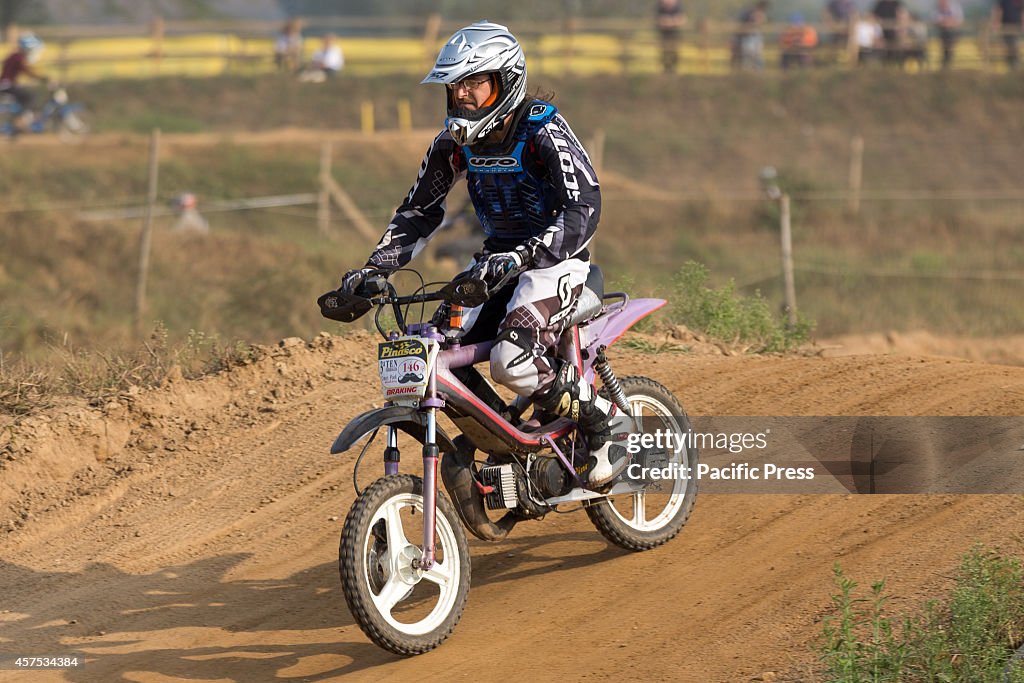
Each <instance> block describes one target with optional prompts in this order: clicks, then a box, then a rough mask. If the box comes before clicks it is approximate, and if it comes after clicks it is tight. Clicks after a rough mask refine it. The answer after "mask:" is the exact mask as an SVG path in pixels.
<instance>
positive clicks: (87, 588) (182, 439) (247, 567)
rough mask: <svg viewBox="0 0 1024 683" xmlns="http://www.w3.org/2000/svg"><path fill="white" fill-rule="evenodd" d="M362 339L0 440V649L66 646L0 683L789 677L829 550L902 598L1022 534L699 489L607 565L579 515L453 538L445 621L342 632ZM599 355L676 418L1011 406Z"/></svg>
mask: <svg viewBox="0 0 1024 683" xmlns="http://www.w3.org/2000/svg"><path fill="white" fill-rule="evenodd" d="M369 342H370V338H369V337H363V338H361V339H359V338H357V339H351V338H350V339H345V340H342V339H341V338H327V337H322V338H319V339H318V340H316V341H315V342H314V343H313V344H312V345H306V344H303V343H301V342H298V340H294V341H293V342H291V345H286V346H285V347H282V348H279V349H276V350H275V352H274V354H273V355H272V356H270V357H267V358H264V359H263V360H261V361H258V362H257V363H256V364H254V365H251V366H247V367H245V368H241V369H238V370H236V371H234V372H232V373H229V374H227V375H222V376H219V377H214V378H208V379H206V380H203V381H198V382H188V381H184V380H179V381H177V382H172V383H170V384H169V385H168V386H166V387H165V388H163V389H161V390H158V391H154V392H142V393H139V394H135V395H132V396H125V397H123V398H122V400H120V401H118V402H114V403H111V404H110V405H108V406H107V407H106V409H105V410H103V411H99V410H91V409H85V408H69V409H66V410H63V411H57V412H55V413H54V414H53V415H51V416H49V417H47V418H33V419H30V420H27V421H24V422H23V423H22V424H20V425H19V426H18V427H17V428H16V429H13V430H12V429H5V430H3V431H0V462H3V466H4V469H2V470H0V587H2V593H0V652H8V653H14V654H34V655H43V654H48V655H54V654H60V653H67V652H70V651H75V650H78V651H83V652H87V653H88V654H89V657H90V660H91V661H90V662H89V663H88V665H87V666H86V667H85V668H84V669H82V670H78V671H58V672H31V673H14V672H0V680H3V681H6V680H18V681H20V680H30V681H33V682H34V681H49V680H53V681H65V680H66V681H104V682H106V681H139V682H145V683H157V682H160V683H162V682H164V681H171V680H185V679H187V680H216V681H245V682H248V681H269V680H315V681H322V680H335V679H339V678H341V677H345V679H346V680H409V679H410V678H412V677H413V676H422V675H424V674H428V675H438V674H439V675H442V676H444V677H445V678H456V679H480V680H499V679H500V680H507V679H509V678H512V679H526V680H530V679H535V680H549V679H555V678H560V679H563V680H576V679H578V678H581V677H585V678H587V679H630V680H638V679H642V680H676V681H693V682H711V681H747V680H760V679H761V678H764V679H766V680H771V679H773V677H772V676H763V674H764V673H765V672H777V673H779V674H780V676H779V677H778V678H777V679H776V680H807V681H810V680H814V679H813V676H812V675H811V674H810V673H809V672H810V671H811V669H810V668H809V667H810V666H811V665H812V664H813V659H814V658H813V654H812V653H811V652H810V651H809V649H808V644H809V642H810V641H811V640H812V639H813V638H814V636H815V635H816V634H817V633H818V632H819V631H820V624H819V623H818V622H819V620H820V618H821V616H822V615H823V614H824V613H825V612H826V610H827V608H828V595H829V593H830V591H831V584H830V578H831V576H830V574H831V567H832V564H833V562H835V561H836V560H840V561H841V562H842V563H843V566H844V569H845V570H846V571H847V574H848V575H850V576H852V577H854V578H856V579H859V580H860V581H861V583H862V585H864V584H868V583H870V582H871V581H873V580H875V579H878V578H881V577H884V576H885V577H888V578H889V584H888V585H889V587H890V588H891V590H892V592H893V593H894V594H895V596H896V597H895V598H894V600H893V601H892V603H891V606H892V608H893V609H894V610H896V611H900V610H907V611H912V610H915V609H916V608H917V607H918V606H919V605H920V603H921V601H922V600H923V599H924V598H925V597H926V596H929V595H935V594H938V593H939V592H941V591H943V590H944V589H946V588H948V586H949V578H948V577H949V576H950V575H951V573H952V569H953V567H954V566H955V564H956V562H957V560H958V558H959V556H960V555H961V554H962V553H963V552H964V551H965V550H966V549H968V548H969V547H970V546H971V545H972V544H973V543H975V542H976V541H982V542H985V543H987V544H991V545H994V546H997V547H999V546H1001V547H1005V548H1011V547H1014V546H1010V545H1008V544H1010V543H1011V542H1012V541H1011V539H1012V538H1013V536H1014V535H1015V534H1018V533H1019V530H1020V529H1021V528H1024V504H1022V503H1021V500H1020V499H1019V498H1017V497H1011V496H838V495H829V496H812V495H805V496H770V495H760V496H729V495H719V496H710V495H705V496H702V497H701V498H699V500H698V503H697V507H696V511H695V512H694V515H693V517H692V518H691V521H690V523H689V525H688V526H687V527H686V529H685V530H684V531H683V533H682V534H681V535H680V536H679V537H678V538H677V539H676V540H674V541H673V542H671V543H670V544H668V545H667V546H665V547H663V548H660V549H658V550H655V551H652V552H648V553H642V554H629V553H626V552H623V551H619V550H617V549H615V548H613V547H610V546H609V545H608V544H607V543H606V542H605V541H604V540H603V539H602V538H601V536H599V535H598V534H597V533H596V531H594V529H593V528H592V527H591V526H590V524H589V523H588V521H587V519H586V517H585V516H583V515H582V514H572V515H565V516H552V517H554V518H551V517H549V518H548V519H546V520H545V521H543V522H541V523H534V524H524V525H522V526H520V527H519V528H517V529H516V530H515V532H514V533H513V537H512V539H511V540H510V541H508V542H506V543H504V544H502V545H497V546H490V545H485V544H483V543H480V542H478V541H473V542H472V556H473V590H472V593H471V595H470V601H469V605H468V607H467V609H466V612H465V614H464V616H463V619H462V622H461V623H460V624H459V626H458V628H457V629H456V631H455V633H454V635H453V636H452V638H451V639H450V640H449V641H448V642H447V643H446V644H444V645H443V646H442V647H441V648H439V649H438V650H436V651H434V652H432V653H429V654H427V655H424V656H422V657H419V658H414V659H409V660H403V659H400V658H397V657H393V656H391V655H389V654H387V653H385V652H383V651H381V650H379V649H377V648H376V647H375V646H374V645H372V644H371V643H370V642H369V641H368V640H367V639H366V638H365V637H364V636H363V634H362V633H361V632H360V630H359V628H358V627H357V626H356V625H355V624H354V623H353V620H352V618H351V616H350V615H349V613H348V611H347V609H346V607H345V604H344V600H343V598H342V596H341V591H340V588H339V585H338V579H337V572H336V567H335V562H336V550H337V541H338V536H339V532H340V528H341V525H342V523H343V520H344V516H345V513H346V511H347V509H348V507H349V505H350V504H351V502H352V499H353V492H352V487H351V478H352V462H353V459H352V458H351V457H343V458H337V457H335V456H331V455H329V454H328V452H327V449H328V446H329V445H330V443H331V441H332V439H333V438H334V436H335V435H336V433H337V431H338V430H339V428H340V427H341V426H342V425H343V424H344V423H345V422H346V421H347V420H348V419H349V418H350V417H352V416H353V415H355V414H357V413H358V412H361V411H362V410H364V409H366V408H368V407H369V406H370V405H371V404H373V403H374V402H379V399H378V398H377V396H378V394H377V389H376V385H375V381H374V380H375V376H374V368H373V366H372V365H371V361H372V357H371V355H370V353H369V350H370V344H369ZM307 346H308V348H307ZM616 366H617V371H618V372H619V374H620V375H626V374H633V373H636V374H639V373H641V372H642V373H643V374H645V375H648V376H651V377H653V378H655V379H657V380H659V381H661V382H662V383H664V384H666V385H667V386H668V387H669V388H671V389H672V390H673V391H674V392H676V394H677V395H678V396H680V397H681V398H682V399H683V402H684V405H686V407H687V408H688V410H689V411H690V412H691V413H695V414H735V415H743V414H747V415H755V414H761V415H766V414H774V415H786V414H789V415H828V414H834V415H1024V369H1022V368H1013V367H1006V366H996V365H984V364H979V363H971V362H968V361H959V360H947V359H938V358H909V357H898V356H884V357H883V356H853V357H844V358H750V357H713V356H709V355H679V354H665V355H661V356H649V355H641V354H638V353H634V352H628V351H619V352H618V354H617V356H616ZM27 449H28V450H27ZM5 453H6V454H7V456H8V457H11V456H13V457H14V458H15V459H14V460H7V461H4V460H3V458H4V457H5V456H4V454H5ZM407 460H408V461H410V463H409V464H410V465H412V463H413V462H415V459H414V458H412V457H407ZM374 464H376V463H374ZM406 469H407V471H413V468H412V467H408V468H406ZM363 478H364V479H366V478H367V477H363ZM1018 542H1019V541H1018ZM1017 549H1019V548H1017Z"/></svg>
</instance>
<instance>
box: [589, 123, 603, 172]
mask: <svg viewBox="0 0 1024 683" xmlns="http://www.w3.org/2000/svg"><path fill="white" fill-rule="evenodd" d="M604 141H605V133H604V128H597V129H595V130H594V137H593V138H591V139H590V149H589V150H588V153H589V156H590V164H591V165H592V166H593V167H594V170H595V171H597V175H598V177H600V176H601V169H602V168H603V167H604Z"/></svg>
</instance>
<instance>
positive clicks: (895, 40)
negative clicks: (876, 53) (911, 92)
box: [871, 0, 904, 63]
mask: <svg viewBox="0 0 1024 683" xmlns="http://www.w3.org/2000/svg"><path fill="white" fill-rule="evenodd" d="M903 9H904V7H903V2H902V0H878V2H876V3H875V6H874V8H873V9H872V10H871V13H872V14H873V15H874V16H875V19H877V20H878V23H879V25H880V26H881V27H882V42H883V43H884V44H885V61H887V62H891V63H898V62H899V61H900V53H901V46H900V33H899V28H898V22H899V18H900V11H901V10H903Z"/></svg>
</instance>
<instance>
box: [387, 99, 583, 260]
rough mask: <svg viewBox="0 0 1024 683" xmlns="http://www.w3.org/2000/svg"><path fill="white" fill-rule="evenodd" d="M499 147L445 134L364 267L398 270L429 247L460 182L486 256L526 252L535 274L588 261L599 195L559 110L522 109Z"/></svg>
mask: <svg viewBox="0 0 1024 683" xmlns="http://www.w3.org/2000/svg"><path fill="white" fill-rule="evenodd" d="M513 122H514V123H513V125H514V126H515V129H514V131H513V132H512V133H511V134H510V135H509V139H508V140H506V141H504V142H503V143H502V147H501V148H500V149H499V148H493V147H484V146H479V145H475V146H472V147H465V148H462V147H459V146H458V145H457V144H455V141H454V140H453V139H452V137H451V134H450V133H449V132H448V131H447V130H444V131H442V132H441V133H440V134H439V135H438V136H437V137H436V138H434V140H433V142H432V143H431V145H430V147H429V148H428V149H427V153H426V156H425V157H424V159H423V163H422V164H421V165H420V170H419V174H418V175H417V178H416V182H415V183H414V184H413V186H412V189H411V190H410V191H409V194H408V195H407V196H406V198H405V201H404V202H403V203H402V205H401V206H400V207H398V209H397V210H396V212H395V215H394V217H393V218H392V219H391V224H390V225H388V229H387V231H385V233H384V236H383V237H382V238H381V240H380V242H379V243H378V244H377V247H376V249H375V250H374V252H373V253H372V254H371V255H370V258H369V259H368V261H367V265H368V266H371V267H375V268H386V269H391V270H393V269H397V268H401V267H402V266H404V265H405V264H406V263H408V262H409V261H410V260H412V258H413V257H414V256H415V255H416V254H418V253H419V251H420V250H421V249H422V248H423V247H424V246H426V243H427V241H428V240H429V239H430V238H431V237H432V236H433V234H434V231H435V230H436V229H437V227H438V226H439V225H440V224H441V222H442V220H443V219H444V213H445V200H446V199H447V197H448V193H449V191H450V190H451V188H452V186H453V185H454V184H455V183H456V182H457V181H458V180H460V179H462V178H463V177H465V178H466V181H467V183H468V186H469V196H470V199H471V200H472V202H473V207H474V208H475V209H476V213H477V216H478V218H479V219H480V223H481V224H482V225H483V226H484V231H485V233H486V235H487V238H486V240H485V241H484V250H485V251H486V252H488V253H497V252H503V251H511V250H512V249H515V248H516V247H518V246H525V247H526V248H527V250H528V251H529V253H530V255H531V257H532V259H533V264H532V265H533V267H535V268H548V267H550V266H553V265H555V264H557V263H561V262H562V261H564V260H566V259H569V258H577V259H581V260H588V259H589V258H590V254H589V252H588V251H587V244H588V243H589V242H590V240H591V239H592V238H593V236H594V231H595V230H596V229H597V223H598V220H599V219H600V216H601V190H600V186H599V184H598V180H597V174H596V173H595V172H594V169H593V166H592V165H591V163H590V157H589V156H588V155H587V152H586V150H584V149H583V145H581V144H580V142H579V140H578V139H577V138H576V136H575V135H574V134H573V132H572V129H571V128H569V124H568V123H567V122H566V120H565V119H564V118H563V117H562V115H561V114H559V113H558V110H557V109H556V108H555V107H554V106H552V105H551V104H548V103H547V102H543V101H541V100H533V101H527V102H524V103H523V104H522V105H521V107H520V109H518V110H517V112H516V114H515V115H514V117H513Z"/></svg>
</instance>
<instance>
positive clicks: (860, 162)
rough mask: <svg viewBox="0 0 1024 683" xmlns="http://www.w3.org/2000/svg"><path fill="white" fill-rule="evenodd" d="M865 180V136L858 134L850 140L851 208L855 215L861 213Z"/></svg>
mask: <svg viewBox="0 0 1024 683" xmlns="http://www.w3.org/2000/svg"><path fill="white" fill-rule="evenodd" d="M863 182H864V138H862V137H861V136H859V135H857V136H855V137H854V138H853V139H852V140H850V198H849V209H850V213H852V214H853V215H854V216H856V215H858V214H859V213H860V190H861V186H862V183H863Z"/></svg>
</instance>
